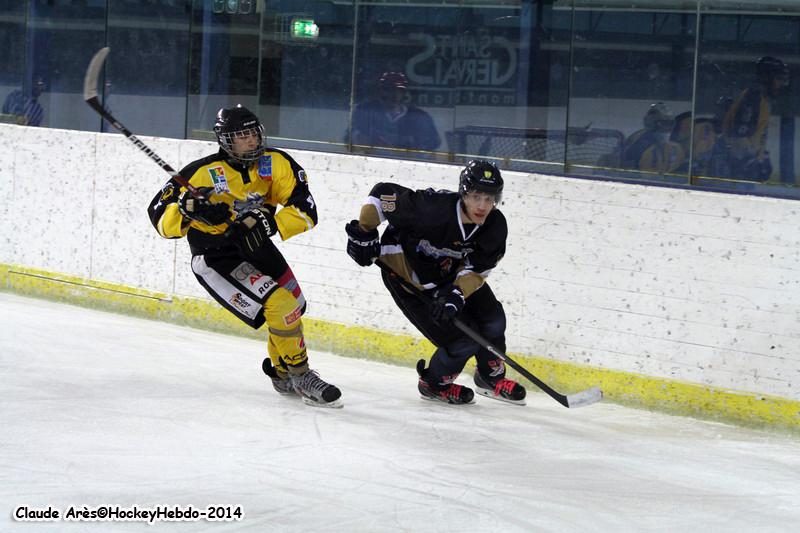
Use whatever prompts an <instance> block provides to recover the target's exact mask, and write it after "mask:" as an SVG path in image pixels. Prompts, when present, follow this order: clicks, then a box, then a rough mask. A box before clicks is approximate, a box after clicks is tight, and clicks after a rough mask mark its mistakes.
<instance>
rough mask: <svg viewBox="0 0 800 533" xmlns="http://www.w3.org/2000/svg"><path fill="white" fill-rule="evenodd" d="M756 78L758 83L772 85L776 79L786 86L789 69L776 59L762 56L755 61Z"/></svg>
mask: <svg viewBox="0 0 800 533" xmlns="http://www.w3.org/2000/svg"><path fill="white" fill-rule="evenodd" d="M756 76H757V77H758V81H759V82H760V83H772V81H773V80H775V79H778V80H781V81H782V82H783V83H784V84H786V83H788V82H789V68H788V67H787V66H786V63H784V62H783V61H781V60H780V59H778V58H777V57H772V56H764V57H762V58H760V59H759V60H758V61H756Z"/></svg>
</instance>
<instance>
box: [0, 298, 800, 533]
mask: <svg viewBox="0 0 800 533" xmlns="http://www.w3.org/2000/svg"><path fill="white" fill-rule="evenodd" d="M0 321H1V322H2V324H3V327H2V328H0V390H2V391H3V393H2V399H3V401H2V403H0V424H1V425H2V427H3V439H2V445H1V446H0V472H3V474H2V476H0V501H3V502H4V503H5V505H4V508H5V509H6V510H5V511H4V513H3V517H2V518H0V530H3V531H9V530H10V531H23V530H32V529H33V528H31V527H26V526H31V524H26V523H18V522H13V521H11V510H12V509H13V507H14V506H16V505H23V504H24V505H33V506H46V505H48V504H49V505H53V506H55V507H59V506H60V507H66V506H67V505H70V504H74V505H99V504H121V505H133V504H137V505H140V506H152V505H156V504H181V505H187V504H192V505H193V506H195V507H198V506H201V507H202V506H205V505H211V504H239V505H242V507H243V510H244V519H243V520H242V521H241V522H231V523H206V522H198V523H194V524H180V523H168V522H162V523H159V524H155V525H154V527H157V528H159V531H178V530H180V531H189V530H191V531H215V532H216V531H310V530H314V531H370V532H372V531H430V530H436V529H445V528H447V529H458V530H461V531H488V530H496V529H498V528H499V529H503V530H505V531H647V530H660V531H664V530H678V529H680V528H690V527H697V526H698V525H703V526H704V527H706V529H710V530H712V531H714V530H716V531H723V530H727V531H732V530H743V529H745V530H746V529H751V530H758V531H788V530H792V529H793V527H794V525H795V524H796V523H797V522H798V520H800V510H798V508H797V506H796V494H798V493H800V481H799V480H800V459H799V458H800V453H798V452H799V451H800V450H798V448H799V447H800V443H798V442H797V441H796V440H792V439H791V438H789V437H782V436H776V435H769V434H766V433H759V432H753V431H748V430H744V429H740V428H735V427H731V426H726V425H722V424H713V423H708V422H701V421H696V420H692V419H687V418H680V417H669V416H664V415H657V414H653V413H648V412H644V411H635V410H630V409H624V408H621V407H618V406H614V405H610V404H598V405H595V406H592V408H591V409H580V410H574V411H573V410H566V409H563V407H561V406H560V405H558V404H556V403H554V402H553V401H552V399H550V398H549V397H547V396H546V395H544V394H539V393H534V392H533V391H532V393H531V394H530V395H529V396H528V406H527V407H523V408H520V407H517V406H512V405H506V404H503V403H502V402H497V401H494V400H491V399H488V398H483V397H477V398H476V404H475V405H470V406H465V408H459V407H457V406H456V407H454V406H447V405H444V404H437V403H434V402H425V401H423V400H421V399H420V398H419V394H418V392H417V390H416V380H417V376H416V372H415V371H414V370H413V369H411V368H401V367H394V366H388V365H383V364H380V363H374V362H370V361H364V360H355V359H346V358H340V357H336V356H333V355H330V354H324V353H318V352H315V351H314V350H313V346H312V347H311V363H312V366H313V367H314V368H316V369H317V370H319V371H320V374H321V375H322V376H323V377H324V378H325V379H326V380H330V381H331V382H332V383H334V384H336V385H337V386H338V387H340V388H341V389H342V394H343V400H344V403H345V407H344V409H317V408H313V407H309V406H306V405H304V404H303V403H302V402H301V401H300V399H299V398H291V397H281V396H279V395H278V394H277V393H276V392H275V391H274V390H273V389H272V386H271V384H270V383H269V380H268V379H267V378H266V376H264V375H263V373H262V372H261V370H260V364H261V359H262V358H263V356H264V352H265V346H264V343H262V342H258V341H252V340H246V339H241V338H237V337H230V336H225V335H218V334H212V333H207V332H203V331H198V330H192V329H188V328H181V327H177V326H174V325H171V324H161V323H157V322H152V321H146V320H139V319H132V318H129V317H124V316H119V315H113V314H107V313H100V312H93V311H90V310H86V309H82V308H77V307H70V306H65V305H58V304H51V303H48V302H45V301H42V300H33V299H27V298H22V297H19V296H16V295H10V294H5V293H0ZM459 382H460V383H462V384H465V385H469V386H471V378H470V376H467V375H464V376H462V377H461V378H460V379H459ZM98 527H99V528H100V529H106V528H105V527H104V525H101V524H89V523H67V522H57V523H51V524H43V523H37V524H36V525H35V529H36V531H88V530H92V531H94V530H95V529H97V528H98ZM142 527H147V526H145V525H144V524H140V523H122V522H117V523H114V524H113V530H114V531H141V528H142Z"/></svg>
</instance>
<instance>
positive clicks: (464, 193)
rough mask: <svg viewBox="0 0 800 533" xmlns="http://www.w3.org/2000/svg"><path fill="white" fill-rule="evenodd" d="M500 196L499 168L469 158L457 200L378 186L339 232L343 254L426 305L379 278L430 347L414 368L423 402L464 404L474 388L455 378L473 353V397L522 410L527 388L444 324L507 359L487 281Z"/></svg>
mask: <svg viewBox="0 0 800 533" xmlns="http://www.w3.org/2000/svg"><path fill="white" fill-rule="evenodd" d="M502 192H503V178H502V177H501V175H500V171H499V170H498V169H497V167H496V166H495V165H493V164H492V163H489V162H487V161H480V160H473V161H470V162H469V163H468V164H467V166H466V167H465V168H464V169H463V170H462V171H461V176H460V180H459V187H458V192H457V193H455V192H451V191H434V190H433V189H428V190H424V191H422V190H418V191H412V190H411V189H408V188H406V187H403V186H401V185H397V184H394V183H378V184H377V185H375V186H374V187H373V188H372V191H370V193H369V197H368V198H367V202H366V203H365V204H364V205H363V206H362V208H361V213H360V215H359V219H358V220H353V221H351V222H350V223H348V224H347V225H346V227H345V230H346V231H347V237H348V241H347V253H348V255H350V257H351V258H353V260H354V261H355V262H356V263H358V264H359V265H362V266H369V265H371V264H372V263H373V262H374V261H375V260H376V259H377V258H380V260H381V261H382V262H383V263H385V264H386V265H388V266H389V267H391V268H392V269H393V270H394V271H395V272H396V273H397V274H398V275H399V276H402V277H403V278H404V279H405V280H407V281H409V282H411V283H413V284H414V285H415V286H417V287H418V288H420V289H422V290H424V291H425V292H426V293H427V294H428V295H429V296H430V297H431V304H430V305H427V304H425V303H423V301H421V300H420V299H418V298H417V297H415V296H414V295H413V294H411V293H410V292H408V291H407V290H406V289H404V288H403V287H402V286H401V284H400V282H399V281H398V280H395V279H393V277H392V276H391V275H388V274H387V273H386V272H383V283H384V285H386V287H387V288H388V289H389V292H390V293H391V295H392V298H393V299H394V301H395V303H396V304H397V305H398V307H400V309H401V310H402V311H403V314H405V316H406V317H407V318H408V319H409V320H410V321H411V323H412V324H414V326H415V327H416V328H417V329H418V330H419V331H420V332H421V333H422V334H423V335H424V336H425V337H426V338H427V339H428V340H430V341H431V342H432V343H433V344H434V345H436V351H435V352H434V353H433V356H432V357H431V360H430V365H429V366H428V368H425V361H424V360H420V361H419V363H417V371H418V373H419V375H420V378H419V383H418V388H419V392H420V394H422V396H423V398H426V399H432V400H440V401H443V402H447V403H452V404H465V403H472V402H473V396H474V393H473V391H472V389H470V388H469V387H465V386H462V385H458V384H456V383H455V379H456V378H457V377H458V375H459V374H460V373H461V371H462V370H463V369H464V365H465V364H466V363H467V361H468V360H469V358H470V357H472V356H473V355H474V356H475V359H476V362H477V365H476V366H477V368H476V371H475V374H474V382H475V386H476V390H477V391H478V393H480V394H483V395H485V396H488V397H490V398H495V399H499V400H505V401H509V402H512V403H517V404H524V403H525V389H524V388H523V387H522V386H521V385H520V384H519V383H517V382H515V381H512V380H510V379H507V378H506V377H505V373H506V369H505V364H504V363H503V361H502V360H500V359H498V358H497V357H496V356H494V355H492V354H491V353H490V352H489V351H488V350H486V349H485V348H483V347H481V346H480V345H479V344H478V343H476V342H475V341H473V340H472V339H470V338H469V337H468V336H466V335H465V334H464V333H462V332H461V330H459V329H458V328H456V327H455V326H454V325H453V324H452V319H453V318H454V317H456V316H458V317H459V318H460V319H461V320H462V321H463V322H464V323H466V324H467V325H468V326H470V327H471V328H473V329H474V330H476V331H477V332H479V333H480V334H481V335H483V336H484V337H485V338H487V339H488V340H489V342H490V343H491V344H493V345H494V346H496V347H497V348H499V349H501V350H503V351H505V329H506V317H505V312H504V311H503V306H502V305H501V304H500V302H499V301H497V298H495V295H494V293H493V292H492V289H491V288H490V287H489V285H488V284H487V283H486V278H487V276H488V275H489V273H490V272H491V271H492V269H493V268H494V267H495V266H497V263H498V262H499V261H500V259H502V257H503V254H504V253H505V249H506V237H507V234H508V228H507V226H506V219H505V217H504V216H503V214H502V213H501V212H500V210H499V209H497V204H498V203H499V202H500V198H501V195H502ZM384 221H388V223H389V225H388V227H387V228H386V230H385V231H384V232H383V236H382V237H380V238H379V234H378V230H377V228H378V226H379V225H380V224H381V223H383V222H384Z"/></svg>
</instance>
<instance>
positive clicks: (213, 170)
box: [208, 166, 231, 194]
mask: <svg viewBox="0 0 800 533" xmlns="http://www.w3.org/2000/svg"><path fill="white" fill-rule="evenodd" d="M208 174H209V175H210V176H211V181H212V182H213V183H214V192H215V193H216V194H222V193H224V192H230V191H231V190H230V188H229V187H228V179H227V178H226V177H225V169H224V168H222V167H221V166H219V167H209V169H208Z"/></svg>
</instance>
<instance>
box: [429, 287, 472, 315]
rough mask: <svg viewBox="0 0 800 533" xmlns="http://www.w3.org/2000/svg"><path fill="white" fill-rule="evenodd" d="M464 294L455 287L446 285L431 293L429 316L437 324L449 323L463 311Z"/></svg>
mask: <svg viewBox="0 0 800 533" xmlns="http://www.w3.org/2000/svg"><path fill="white" fill-rule="evenodd" d="M464 303H465V300H464V293H463V292H461V289H459V288H458V287H456V286H455V285H446V286H444V287H441V288H439V289H436V291H434V293H433V301H432V302H431V307H430V314H431V318H432V319H434V320H435V321H437V322H450V321H451V320H453V319H454V318H455V317H457V316H458V315H459V314H461V310H462V309H464Z"/></svg>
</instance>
